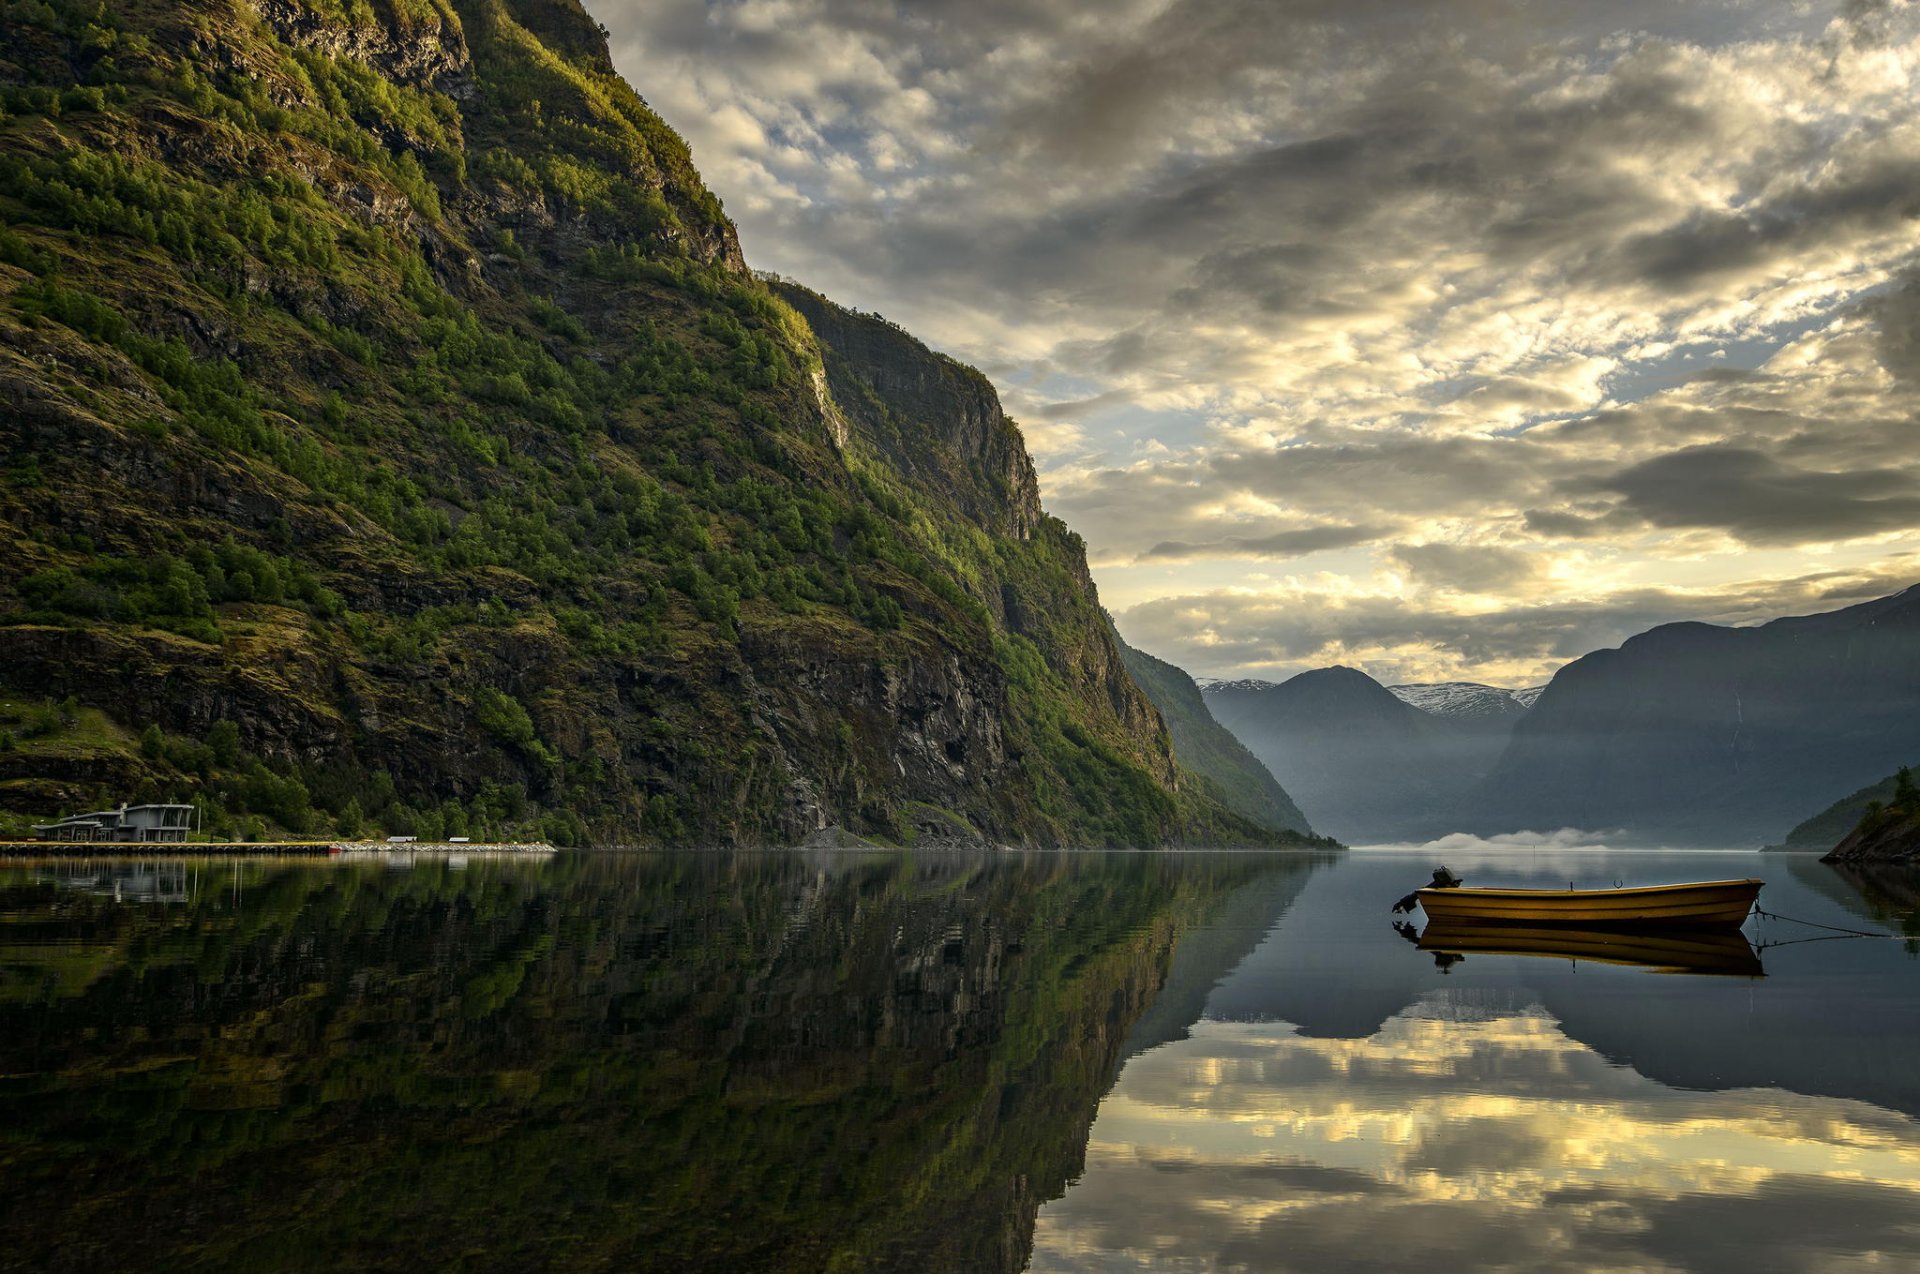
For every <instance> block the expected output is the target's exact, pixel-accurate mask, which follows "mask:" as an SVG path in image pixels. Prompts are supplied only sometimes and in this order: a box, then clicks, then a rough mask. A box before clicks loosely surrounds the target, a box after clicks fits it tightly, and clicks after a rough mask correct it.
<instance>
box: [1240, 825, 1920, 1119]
mask: <svg viewBox="0 0 1920 1274" xmlns="http://www.w3.org/2000/svg"><path fill="white" fill-rule="evenodd" d="M1424 862H1425V860H1424V859H1415V858H1413V857H1411V856H1400V855H1387V856H1379V857H1374V856H1367V855H1357V856H1354V857H1353V858H1351V859H1350V860H1348V861H1345V862H1343V863H1342V864H1341V865H1340V866H1339V867H1338V868H1337V869H1336V870H1333V871H1330V872H1327V873H1323V874H1321V875H1317V876H1315V877H1314V878H1313V879H1312V880H1311V881H1310V882H1309V883H1308V885H1307V887H1306V889H1305V891H1304V892H1303V894H1302V896H1301V898H1300V899H1299V900H1298V902H1297V903H1296V904H1295V905H1294V906H1293V907H1292V908H1291V909H1290V910H1289V911H1288V912H1287V916H1286V920H1285V921H1284V922H1283V923H1282V924H1281V925H1280V927H1279V929H1278V930H1277V931H1276V933H1275V935H1274V937H1273V938H1272V939H1271V940H1270V941H1269V942H1267V943H1266V944H1264V945H1263V946H1262V947H1261V948H1260V949H1259V950H1258V951H1257V952H1255V953H1254V954H1253V956H1251V957H1250V958H1249V959H1248V960H1247V961H1246V962H1245V963H1244V964H1243V965H1242V966H1241V967H1240V969H1238V970H1237V971H1236V972H1235V974H1234V976H1233V977H1232V978H1230V979H1228V980H1227V981H1226V982H1224V983H1223V984H1222V985H1221V986H1220V987H1219V988H1218V989H1217V990H1216V991H1215V992H1214V994H1213V996H1212V998H1211V999H1209V1001H1208V1003H1207V1014H1208V1016H1209V1017H1213V1018H1220V1019H1227V1020H1234V1021H1260V1020H1270V1019H1275V1018H1277V1019H1280V1020H1283V1021H1287V1022H1292V1023H1296V1024H1297V1025H1298V1027H1299V1030H1300V1033H1301V1034H1302V1035H1305V1036H1312V1037H1324V1038H1339V1039H1365V1038H1367V1037H1369V1036H1372V1035H1373V1034H1375V1033H1376V1032H1377V1031H1379V1030H1380V1029H1381V1025H1382V1023H1384V1022H1386V1021H1388V1020H1389V1019H1391V1018H1393V1017H1394V1016H1395V1015H1397V1014H1400V1013H1402V1012H1404V1011H1405V1009H1406V1006H1408V1005H1409V1004H1412V1003H1414V1002H1416V1001H1418V1000H1419V999H1420V998H1421V997H1422V996H1424V995H1426V994H1428V993H1429V992H1431V991H1433V990H1435V989H1437V988H1439V987H1442V986H1444V987H1448V988H1451V989H1457V990H1459V991H1460V992H1461V994H1462V995H1464V996H1467V997H1469V998H1471V997H1475V996H1477V997H1480V1000H1481V1002H1482V1003H1484V1004H1489V1005H1495V1006H1500V1007H1503V1008H1507V1009H1514V1010H1518V1009H1522V1008H1526V1007H1528V1006H1539V1007H1541V1008H1542V1009H1544V1011H1545V1012H1547V1013H1548V1014H1550V1015H1551V1016H1552V1017H1553V1018H1554V1019H1555V1020H1557V1021H1558V1022H1559V1023H1560V1024H1561V1027H1562V1029H1564V1030H1565V1032H1566V1034H1567V1035H1568V1036H1570V1037H1571V1038H1572V1039H1574V1040H1577V1041H1579V1042H1580V1043H1581V1044H1583V1045H1585V1046H1587V1047H1590V1048H1592V1049H1593V1050H1594V1051H1595V1052H1597V1053H1599V1054H1600V1055H1602V1056H1604V1057H1606V1058H1607V1059H1608V1060H1610V1061H1613V1062H1616V1063H1618V1064H1621V1065H1625V1066H1630V1067H1632V1068H1633V1069H1634V1070H1636V1071H1638V1072H1639V1073H1640V1074H1642V1075H1645V1076H1647V1077H1649V1078H1651V1079H1656V1080H1658V1081H1660V1082H1662V1083H1665V1084H1672V1085H1676V1086H1680V1087H1687V1088H1704V1089H1722V1088H1733V1087H1744V1086H1756V1087H1782V1088H1787V1089H1791V1090H1792V1091H1794V1092H1798V1093H1809V1094H1822V1095H1829V1096H1834V1097H1847V1098H1858V1099H1861V1100H1865V1101H1871V1102H1873V1103H1875V1104H1877V1105H1881V1106H1885V1107H1889V1108H1891V1109H1894V1110H1900V1111H1905V1112H1909V1113H1913V1114H1920V1071H1916V1069H1915V1068H1914V1067H1913V1065H1912V1062H1911V1059H1912V1058H1913V1057H1914V1056H1915V1055H1916V1054H1920V979H1915V978H1913V977H1912V976H1910V966H1909V965H1907V963H1906V959H1905V956H1904V954H1903V953H1902V952H1901V950H1900V948H1899V946H1898V945H1897V944H1894V943H1889V942H1884V941H1877V940H1869V939H1861V940H1847V941H1838V942H1816V943H1805V944H1799V945H1795V946H1791V947H1778V948H1775V949H1773V950H1771V951H1768V952H1765V953H1764V954H1765V957H1766V970H1767V973H1768V975H1769V976H1768V977H1767V979H1766V980H1765V981H1764V982H1749V981H1746V980H1743V979H1726V978H1718V977H1687V976H1661V975H1657V974H1653V973H1648V972H1646V971H1644V970H1639V969H1630V968H1613V967H1609V966H1605V965H1599V964H1590V963H1576V964H1568V963H1565V962H1562V961H1557V960H1533V959H1524V958H1519V957H1512V956H1508V957H1501V956H1493V955H1484V954H1480V955H1470V956H1468V958H1467V959H1465V960H1463V961H1461V962H1459V963H1458V964H1456V965H1454V966H1453V967H1452V969H1451V971H1450V972H1448V973H1445V974H1442V973H1440V972H1439V971H1437V970H1436V969H1435V968H1434V966H1433V963H1432V959H1431V956H1429V955H1427V954H1424V953H1422V952H1419V951H1416V950H1414V949H1413V948H1412V947H1410V946H1408V945H1407V944H1406V943H1404V942H1402V941H1401V940H1400V939H1399V938H1398V937H1397V936H1395V935H1394V934H1393V933H1392V932H1391V931H1390V930H1389V929H1388V927H1387V926H1388V920H1387V915H1386V908H1387V906H1388V904H1389V903H1390V902H1391V901H1392V900H1393V898H1394V897H1395V896H1397V894H1398V893H1400V892H1402V891H1403V889H1404V887H1405V886H1406V884H1408V883H1409V881H1408V877H1409V876H1411V875H1413V874H1414V873H1415V872H1417V871H1418V870H1420V866H1419V865H1420V864H1424ZM1729 864H1731V865H1729ZM1778 865H1779V860H1778V859H1775V858H1772V857H1762V856H1760V855H1757V854H1755V855H1744V854H1742V855H1729V854H1692V855H1685V854H1677V855H1653V854H1644V855H1615V856H1611V857H1603V858H1599V859H1597V860H1595V862H1593V863H1592V864H1578V865H1570V864H1569V863H1568V862H1567V861H1566V860H1565V859H1562V858H1557V857H1556V856H1554V855H1545V856H1543V857H1542V858H1540V859H1536V858H1534V857H1532V856H1528V855H1508V856H1505V857H1499V856H1493V855H1489V856H1488V857H1487V859H1486V860H1485V861H1484V862H1481V863H1470V862H1466V861H1455V862H1454V863H1453V866H1454V867H1456V868H1459V869H1461V870H1462V871H1463V872H1464V874H1466V875H1467V876H1468V877H1469V879H1470V880H1472V881H1473V883H1476V884H1488V885H1491V884H1519V885H1542V884H1547V883H1564V882H1565V881H1566V880H1567V878H1568V876H1569V875H1573V874H1575V873H1576V872H1580V873H1582V874H1584V875H1585V876H1586V879H1583V880H1582V881H1581V883H1582V884H1594V883H1598V882H1599V881H1601V880H1607V879H1612V878H1614V877H1615V876H1616V875H1618V874H1621V873H1631V874H1632V875H1634V877H1635V878H1636V880H1637V881H1639V882H1642V883H1648V884H1654V883H1662V882H1664V881H1667V880H1681V879H1687V878H1689V877H1691V878H1695V879H1697V878H1700V877H1702V876H1704V875H1721V876H1740V875H1755V876H1762V877H1764V878H1766V879H1767V881H1768V884H1767V887H1766V890H1765V892H1764V893H1763V894H1762V895H1761V902H1762V905H1764V906H1765V907H1766V908H1767V909H1768V910H1770V911H1773V912H1776V913H1778V914H1781V915H1793V916H1801V917H1805V918H1807V919H1814V920H1824V921H1825V922H1826V923H1830V924H1839V925H1846V924H1848V923H1849V920H1848V917H1847V916H1846V915H1845V913H1842V912H1838V911H1837V909H1836V908H1835V907H1834V906H1833V905H1832V903H1831V902H1829V901H1828V900H1827V899H1825V898H1823V897H1821V896H1820V895H1819V894H1817V893H1815V892H1814V891H1812V890H1810V889H1808V888H1807V886H1806V885H1804V884H1802V883H1801V882H1800V881H1799V880H1797V879H1795V878H1794V877H1793V876H1791V875H1786V874H1783V873H1781V872H1779V871H1777V870H1767V869H1768V868H1776V867H1777V866H1778ZM1810 866H1816V867H1817V865H1814V864H1810ZM1819 870H1822V871H1824V870H1825V869H1824V868H1820V869H1819ZM1357 917H1377V918H1378V920H1377V923H1378V929H1377V931H1376V930H1373V929H1371V928H1369V927H1368V926H1367V925H1364V924H1357V923H1356V918H1357ZM1854 923H1856V924H1857V922H1854ZM1749 931H1750V932H1751V933H1753V934H1754V935H1755V936H1756V937H1757V938H1758V939H1759V940H1760V941H1761V942H1762V943H1770V942H1780V941H1787V940H1792V939H1800V938H1806V937H1808V936H1810V935H1813V934H1817V933H1818V931H1815V930H1808V929H1805V928H1800V927H1796V926H1792V925H1788V924H1785V923H1784V922H1778V921H1769V922H1765V924H1763V925H1756V926H1752V927H1750V930H1749ZM1815 988H1817V992H1818V993H1817V994H1810V993H1809V992H1810V990H1813V989H1815Z"/></svg>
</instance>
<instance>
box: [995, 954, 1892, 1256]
mask: <svg viewBox="0 0 1920 1274" xmlns="http://www.w3.org/2000/svg"><path fill="white" fill-rule="evenodd" d="M1484 998H1485V997H1482V996H1476V995H1473V994H1470V993H1457V992H1451V991H1441V992H1434V993H1432V994H1430V995H1428V996H1425V997H1423V998H1422V999H1421V1000H1420V1001H1419V1003H1417V1004H1416V1005H1414V1006H1413V1007H1412V1008H1410V1009H1409V1010H1408V1011H1407V1012H1405V1013H1402V1014H1400V1015H1397V1016H1395V1017H1394V1018H1392V1019H1391V1020H1389V1021H1388V1022H1387V1023H1386V1024H1385V1025H1383V1027H1382V1028H1381V1029H1380V1030H1379V1031H1378V1032H1377V1033H1375V1034H1374V1035H1372V1036H1370V1037H1368V1038H1366V1039H1363V1040H1345V1039H1311V1038H1308V1037H1305V1036H1302V1035H1300V1034H1299V1033H1298V1031H1297V1030H1296V1029H1295V1028H1292V1027H1290V1026H1286V1025H1283V1024H1261V1023H1243V1022H1206V1023H1202V1024H1201V1025H1200V1026H1199V1027H1197V1028H1196V1029H1195V1032H1194V1034H1193V1037H1192V1038H1191V1039H1189V1040H1187V1041H1185V1042H1182V1043H1178V1044H1172V1045H1168V1046H1167V1047H1165V1048H1162V1049H1159V1050H1156V1051H1155V1052H1153V1053H1151V1054H1148V1055H1146V1056H1143V1057H1141V1058H1139V1059H1137V1060H1135V1061H1134V1062H1133V1063H1132V1064H1131V1065H1130V1066H1129V1068H1128V1070H1127V1074H1126V1076H1125V1078H1124V1080H1123V1083H1122V1085H1121V1087H1120V1089H1119V1090H1118V1091H1117V1092H1116V1094H1115V1095H1114V1096H1113V1097H1112V1098H1110V1099H1109V1100H1108V1101H1107V1102H1106V1103H1105V1104H1104V1105H1103V1107H1102V1110H1101V1113H1100V1119H1099V1122H1098V1123H1097V1124H1096V1126H1095V1129H1094V1134H1093V1141H1092V1143H1091V1145H1090V1146H1089V1148H1088V1155H1087V1172H1086V1175H1085V1178H1084V1179H1083V1180H1082V1181H1081V1182H1080V1183H1079V1184H1078V1185H1077V1186H1075V1187H1074V1188H1073V1189H1072V1190H1071V1191H1070V1192H1068V1193H1067V1195H1066V1197H1065V1198H1063V1199H1062V1200H1060V1201H1059V1202H1057V1203H1054V1204H1051V1205H1049V1206H1048V1207H1047V1208H1046V1209H1044V1210H1043V1211H1042V1214H1041V1218H1040V1222H1039V1226H1038V1228H1037V1231H1036V1236H1035V1255H1034V1260H1033V1268H1034V1269H1035V1270H1067V1269H1084V1268H1124V1267H1125V1266H1126V1265H1127V1264H1130V1263H1135V1262H1137V1263H1139V1264H1140V1265H1142V1266H1147V1265H1151V1264H1153V1263H1154V1261H1155V1258H1156V1256H1160V1255H1171V1254H1173V1253H1178V1254H1179V1257H1180V1260H1181V1263H1182V1266H1183V1267H1184V1268H1193V1269H1228V1268H1251V1269H1262V1270H1329V1269H1343V1270H1344V1269H1368V1270H1393V1269H1409V1268H1421V1269H1475V1268H1481V1269H1484V1268H1521V1269H1534V1270H1552V1269H1565V1270H1597V1269H1630V1270H1645V1269H1662V1268H1683V1269H1706V1268H1714V1269H1741V1270H1756V1269H1765V1270H1779V1269H1807V1270H1818V1269H1835V1268H1840V1267H1841V1261H1842V1259H1843V1258H1844V1257H1847V1256H1850V1255H1851V1256H1858V1257H1860V1258H1861V1259H1863V1260H1865V1259H1867V1258H1868V1257H1870V1256H1871V1254H1874V1253H1882V1254H1890V1255H1894V1256H1897V1257H1901V1258H1904V1259H1905V1260H1906V1261H1908V1262H1912V1261H1914V1260H1916V1259H1920V1228H1917V1227H1916V1224H1915V1222H1916V1218H1920V1135H1917V1133H1920V1130H1916V1128H1915V1125H1914V1122H1913V1121H1912V1120H1911V1119H1909V1118H1907V1117H1906V1116H1902V1115H1898V1114H1894V1113H1892V1112H1889V1111H1886V1110H1882V1109H1880V1108H1878V1107H1875V1106H1872V1105H1869V1104H1867V1103H1864V1102H1855V1101H1845V1100H1840V1099H1835V1098H1822V1097H1804V1096H1799V1095H1796V1094H1792V1093H1787V1092H1780V1091H1777V1090H1776V1091H1772V1092H1761V1093H1755V1092H1751V1091H1736V1092H1722V1093H1701V1092H1688V1091H1685V1090H1680V1089H1674V1088H1670V1087H1668V1086H1666V1085H1663V1084H1660V1083H1658V1082H1656V1081H1654V1080H1650V1079H1647V1078H1645V1077H1644V1076H1641V1075H1638V1074H1635V1073H1634V1072H1633V1071H1631V1070H1629V1069H1627V1068H1625V1067H1620V1066H1615V1065H1612V1064H1609V1063H1608V1062H1607V1061H1606V1060H1605V1059H1604V1058H1602V1057H1601V1056H1600V1055H1599V1054H1598V1053H1596V1052H1595V1051H1594V1050H1592V1049H1590V1048H1588V1047H1586V1046H1584V1045H1582V1044H1580V1043H1579V1042H1577V1041H1575V1040H1572V1039H1569V1038H1568V1037H1567V1035H1566V1033H1565V1032H1564V1031H1563V1030H1562V1029H1561V1028H1560V1024H1559V1023H1557V1022H1556V1021H1554V1019H1553V1018H1552V1017H1551V1016H1549V1015H1547V1014H1546V1013H1544V1012H1541V1011H1539V1010H1527V1009H1521V1010H1507V1009H1499V1008H1495V1007H1492V1006H1489V1005H1486V1004H1484V1003H1481V1002H1479V1001H1482V1000H1483V999H1484ZM1114 1258H1123V1259H1118V1260H1116V1259H1114Z"/></svg>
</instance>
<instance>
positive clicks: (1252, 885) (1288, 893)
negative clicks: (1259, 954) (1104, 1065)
mask: <svg viewBox="0 0 1920 1274" xmlns="http://www.w3.org/2000/svg"><path fill="white" fill-rule="evenodd" d="M1313 861H1320V862H1331V861H1334V860H1332V859H1331V858H1320V859H1318V860H1314V859H1304V858H1303V859H1301V860H1300V866H1305V865H1307V864H1309V863H1311V862H1313ZM1306 883H1307V873H1306V871H1304V870H1299V869H1298V868H1296V869H1295V870H1290V871H1274V872H1269V873H1267V874H1266V875H1263V876H1261V877H1259V878H1258V879H1256V880H1253V881H1250V882H1249V883H1247V884H1245V885H1242V886H1241V887H1240V888H1239V889H1236V890H1235V891H1234V892H1233V893H1232V894H1230V895H1228V897H1227V899H1226V900H1225V901H1224V902H1222V903H1221V904H1220V906H1219V908H1218V909H1216V910H1215V911H1213V912H1212V913H1210V914H1209V915H1208V916H1207V919H1206V924H1205V926H1204V927H1202V928H1196V929H1194V930H1193V931H1192V932H1190V933H1188V934H1187V935H1186V936H1185V937H1184V938H1182V939H1181V940H1180V945H1179V946H1178V947H1177V948H1176V949H1175V950H1174V953H1173V961H1172V963H1171V964H1170V965H1169V966H1168V969H1167V980H1166V983H1165V984H1164V985H1163V986H1161V988H1160V994H1159V995H1157V996H1155V997H1154V1001H1153V1003H1152V1004H1151V1005H1150V1006H1148V1008H1147V1011H1146V1012H1144V1013H1142V1014H1141V1015H1140V1017H1139V1019H1138V1020H1137V1021H1135V1022H1134V1024H1133V1029H1132V1030H1130V1031H1128V1032H1127V1038H1126V1042H1125V1043H1124V1044H1123V1045H1122V1046H1121V1050H1120V1051H1121V1056H1122V1058H1123V1059H1124V1058H1128V1057H1133V1056H1135V1055H1136V1054H1139V1053H1144V1052H1146V1051H1147V1050H1148V1049H1150V1048H1157V1047H1159V1046H1160V1045H1161V1044H1164V1043H1166V1042H1167V1041H1168V1040H1181V1039H1185V1038H1186V1037H1187V1031H1188V1029H1189V1028H1191V1027H1192V1025H1193V1024H1194V1023H1195V1022H1196V1021H1198V1020H1199V1018H1200V1015H1201V1013H1202V1012H1204V1011H1205V1010H1206V1006H1207V997H1208V996H1209V995H1211V994H1212V993H1213V989H1214V988H1215V987H1216V986H1218V985H1219V984H1220V982H1221V980H1222V979H1223V978H1226V977H1227V976H1229V975H1230V974H1231V973H1232V972H1233V971H1234V970H1235V969H1237V968H1239V967H1240V965H1241V963H1242V962H1243V961H1245V959H1246V958H1247V956H1248V954H1249V953H1251V952H1252V951H1253V950H1254V948H1256V947H1258V946H1259V945H1260V942H1261V940H1262V939H1264V938H1265V937H1266V936H1267V934H1268V932H1269V931H1270V930H1271V929H1272V928H1273V926H1274V925H1275V924H1277V923H1279V921H1280V918H1281V917H1282V916H1284V915H1286V914H1287V909H1288V908H1289V907H1291V906H1292V905H1293V901H1294V899H1296V898H1298V897H1299V896H1300V890H1301V888H1302V887H1303V886H1304V885H1305V884H1306Z"/></svg>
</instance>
